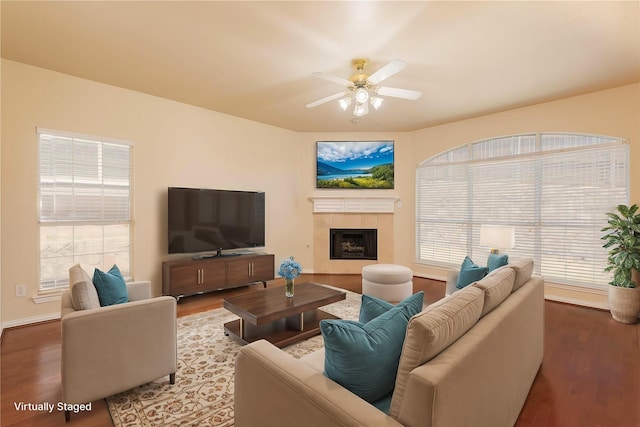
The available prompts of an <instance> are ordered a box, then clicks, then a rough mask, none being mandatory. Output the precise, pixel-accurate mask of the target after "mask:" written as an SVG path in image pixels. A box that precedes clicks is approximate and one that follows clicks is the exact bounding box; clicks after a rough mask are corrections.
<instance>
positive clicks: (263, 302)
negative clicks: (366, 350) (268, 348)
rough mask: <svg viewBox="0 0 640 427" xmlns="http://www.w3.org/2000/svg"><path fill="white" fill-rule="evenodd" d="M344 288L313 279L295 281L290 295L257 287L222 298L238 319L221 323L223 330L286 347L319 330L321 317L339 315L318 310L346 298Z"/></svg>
mask: <svg viewBox="0 0 640 427" xmlns="http://www.w3.org/2000/svg"><path fill="white" fill-rule="evenodd" d="M346 295H347V294H346V292H343V291H338V290H335V289H331V288H328V287H325V286H322V285H318V284H315V283H308V282H305V283H300V284H298V283H296V285H295V294H294V296H293V298H287V297H286V296H285V295H284V288H283V287H277V288H269V289H260V290H257V291H254V292H247V293H246V294H242V295H238V296H234V297H230V298H225V299H224V301H223V306H224V308H226V309H227V310H229V311H230V312H232V313H234V314H236V315H238V316H240V319H237V320H233V321H231V322H227V323H225V324H224V332H225V334H227V335H229V336H231V337H232V338H234V339H236V340H238V341H240V342H241V343H243V344H248V343H250V342H253V341H256V340H259V339H266V340H267V341H269V342H271V343H272V344H273V345H275V346H278V347H285V346H287V345H290V344H293V343H295V342H298V341H302V340H304V339H307V338H309V337H312V336H314V335H318V334H319V333H320V321H321V320H323V319H338V317H336V316H334V315H332V314H329V313H326V312H324V311H321V310H318V307H322V306H324V305H327V304H331V303H334V302H338V301H341V300H343V299H345V298H346Z"/></svg>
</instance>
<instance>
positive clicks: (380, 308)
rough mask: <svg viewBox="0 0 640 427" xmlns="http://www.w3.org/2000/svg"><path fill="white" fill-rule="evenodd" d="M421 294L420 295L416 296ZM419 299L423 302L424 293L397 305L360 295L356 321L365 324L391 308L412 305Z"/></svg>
mask: <svg viewBox="0 0 640 427" xmlns="http://www.w3.org/2000/svg"><path fill="white" fill-rule="evenodd" d="M418 294H421V295H418ZM416 298H419V299H420V300H421V301H424V292H423V291H420V292H417V293H415V294H413V295H411V296H409V297H407V298H405V299H404V300H402V301H400V302H399V303H398V304H397V305H394V304H391V303H390V302H388V301H385V300H383V299H380V298H376V297H374V296H371V295H364V294H363V295H362V303H361V304H360V316H359V318H358V321H359V322H360V323H367V322H370V321H371V320H373V319H375V318H376V317H378V316H380V315H381V314H383V313H386V312H387V311H389V310H391V309H392V308H393V307H398V306H403V305H408V304H413V303H414V300H415V299H416Z"/></svg>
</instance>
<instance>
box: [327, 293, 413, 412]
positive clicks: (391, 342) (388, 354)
mask: <svg viewBox="0 0 640 427" xmlns="http://www.w3.org/2000/svg"><path fill="white" fill-rule="evenodd" d="M423 300H424V294H423V293H418V294H416V296H415V297H414V298H412V299H411V300H410V301H408V302H407V303H406V304H404V305H398V306H395V307H393V308H391V309H390V310H389V311H387V312H385V313H382V314H381V315H379V316H378V317H376V318H375V319H373V320H371V321H370V322H368V323H364V324H363V323H360V322H356V321H352V320H322V321H321V322H320V331H321V332H322V337H323V338H324V348H325V360H324V375H325V376H326V377H328V378H330V379H332V380H333V381H335V382H337V383H338V384H340V385H341V386H343V387H344V388H346V389H348V390H350V391H351V392H352V393H354V394H356V395H358V396H360V398H362V399H364V400H366V401H367V402H375V401H376V400H378V399H380V398H382V397H384V396H386V395H387V394H388V393H390V392H392V391H393V388H394V386H395V381H396V373H397V371H398V363H399V361H400V353H401V352H402V344H403V343H404V336H405V333H406V331H407V325H408V323H409V319H410V318H411V317H413V316H414V315H415V314H417V313H419V312H420V311H421V310H422V303H423Z"/></svg>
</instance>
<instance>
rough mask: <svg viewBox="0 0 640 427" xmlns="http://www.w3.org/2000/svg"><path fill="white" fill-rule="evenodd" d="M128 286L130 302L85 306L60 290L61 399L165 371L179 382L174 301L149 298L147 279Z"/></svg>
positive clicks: (93, 394)
mask: <svg viewBox="0 0 640 427" xmlns="http://www.w3.org/2000/svg"><path fill="white" fill-rule="evenodd" d="M127 289H128V293H129V302H127V303H124V304H117V305H111V306H107V307H99V308H91V309H85V310H76V309H75V308H74V301H73V300H72V293H71V291H65V292H64V293H63V294H62V312H61V323H62V402H64V403H66V404H69V405H77V404H84V403H89V402H92V401H94V400H98V399H102V398H105V397H108V396H111V395H113V394H116V393H120V392H122V391H126V390H128V389H131V388H133V387H136V386H139V385H142V384H145V383H148V382H151V381H153V380H156V379H159V378H162V377H163V376H165V375H169V381H170V383H171V384H174V383H175V373H176V369H177V342H176V300H175V299H174V298H173V297H167V296H164V297H156V298H151V284H150V283H149V282H132V283H128V284H127ZM74 297H75V295H74ZM69 417H70V411H65V419H66V420H67V421H69Z"/></svg>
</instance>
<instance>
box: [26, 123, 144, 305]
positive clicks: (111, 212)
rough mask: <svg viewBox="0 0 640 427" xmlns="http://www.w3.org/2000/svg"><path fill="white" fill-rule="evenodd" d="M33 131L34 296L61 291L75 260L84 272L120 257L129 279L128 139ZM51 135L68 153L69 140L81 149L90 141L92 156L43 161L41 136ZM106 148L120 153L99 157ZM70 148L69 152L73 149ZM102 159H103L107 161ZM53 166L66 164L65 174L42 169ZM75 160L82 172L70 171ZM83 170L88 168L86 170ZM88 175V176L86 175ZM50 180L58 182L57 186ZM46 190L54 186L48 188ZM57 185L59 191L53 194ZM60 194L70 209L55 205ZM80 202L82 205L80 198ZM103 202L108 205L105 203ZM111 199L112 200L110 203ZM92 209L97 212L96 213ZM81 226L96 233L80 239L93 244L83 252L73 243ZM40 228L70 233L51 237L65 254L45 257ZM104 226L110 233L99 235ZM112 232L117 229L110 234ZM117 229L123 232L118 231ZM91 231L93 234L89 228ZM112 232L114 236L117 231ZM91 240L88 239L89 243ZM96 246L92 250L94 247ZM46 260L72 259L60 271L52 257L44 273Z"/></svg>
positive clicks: (130, 198)
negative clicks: (62, 142) (35, 147)
mask: <svg viewBox="0 0 640 427" xmlns="http://www.w3.org/2000/svg"><path fill="white" fill-rule="evenodd" d="M36 132H37V135H38V138H37V141H38V169H37V171H38V172H37V173H38V184H37V185H38V188H37V194H38V233H39V243H38V248H39V251H38V252H39V255H38V295H40V296H46V295H55V294H59V293H60V292H61V291H63V290H64V289H68V286H69V283H68V273H67V271H68V268H69V267H71V266H72V265H73V264H76V263H80V264H81V265H82V266H83V267H84V268H85V269H86V270H87V272H88V273H91V271H89V269H90V268H100V269H101V270H104V271H106V270H107V269H109V268H110V267H111V264H110V265H106V264H107V263H108V262H115V261H116V260H120V261H121V262H117V263H118V266H119V267H121V271H122V273H123V276H124V277H125V279H127V280H130V279H131V278H132V277H133V262H132V261H133V236H134V209H133V208H134V204H133V200H134V182H133V161H134V150H133V143H131V142H129V141H123V140H118V139H113V138H105V137H99V136H93V135H85V134H80V133H75V132H67V131H59V130H53V129H48V128H43V127H37V128H36ZM56 139H59V140H67V141H69V143H70V145H69V149H70V150H71V151H73V150H74V148H73V144H75V143H82V144H85V148H89V149H91V144H95V147H96V150H97V151H96V153H97V154H98V160H97V161H95V162H93V163H92V164H83V163H77V162H76V161H75V159H74V158H73V157H70V159H63V158H62V157H59V158H57V159H56V158H55V157H54V158H52V159H51V160H49V161H48V160H47V159H43V157H44V156H45V155H46V154H45V153H44V151H43V150H44V149H45V148H43V140H52V141H55V140H56ZM76 148H77V147H76ZM125 148H126V150H125ZM107 150H110V152H111V154H113V155H114V157H117V155H119V154H121V155H123V156H124V157H122V158H120V157H118V158H111V159H110V160H105V158H106V156H105V152H106V151H107ZM73 152H74V154H75V151H73ZM124 153H126V155H124ZM54 156H55V155H54ZM72 156H73V155H72ZM47 162H48V164H47ZM60 162H61V163H60ZM106 162H109V163H108V164H107V163H106ZM54 164H55V165H58V166H60V167H62V166H66V167H68V171H69V172H70V173H71V175H69V176H64V174H65V173H66V170H64V171H62V172H61V170H62V169H60V170H53V171H50V170H46V169H47V167H51V166H52V165H54ZM78 164H80V165H81V166H83V169H84V171H85V173H84V174H74V171H73V167H74V166H78ZM43 165H46V166H43ZM85 167H86V169H85ZM108 167H111V168H112V169H111V171H112V174H111V175H110V174H109V173H107V170H108V169H107V168H108ZM87 171H88V172H89V173H88V174H87ZM91 173H93V175H92V176H89V175H91ZM83 175H84V176H83ZM114 175H115V177H114ZM56 184H58V185H57V188H56ZM51 188H54V189H53V190H52V189H51ZM57 189H62V190H61V191H59V192H56V190H57ZM78 189H82V190H83V191H84V192H85V194H84V199H83V194H80V191H78ZM96 193H99V196H98V199H96ZM52 194H53V196H52ZM60 197H62V198H65V197H66V199H67V200H68V201H67V202H66V203H62V205H63V206H64V207H67V206H70V210H65V209H59V206H58V205H60V203H58V205H56V203H57V202H56V198H60ZM51 200H53V201H51ZM83 200H84V203H83V202H82V201H83ZM96 200H98V201H99V203H100V205H99V206H100V207H99V208H98V209H95V207H96V205H95V201H96ZM123 200H126V202H125V203H124V204H123V203H122V201H123ZM109 201H111V202H112V203H111V204H110V203H109ZM113 201H116V202H117V203H115V205H114V203H113ZM45 205H46V206H45ZM80 205H82V208H79V207H78V206H80ZM98 212H99V214H97V213H98ZM122 226H124V227H125V228H124V229H123V227H122ZM63 227H66V228H63ZM83 227H94V228H95V227H98V228H100V233H101V235H100V237H99V238H96V239H89V240H84V241H83V242H84V243H86V242H90V243H88V246H91V247H92V248H93V250H91V251H88V250H87V249H85V250H84V251H85V252H83V250H82V249H79V244H78V242H79V241H78V240H77V239H78V238H79V237H77V236H78V235H79V234H80V233H77V231H78V230H81V229H82V228H83ZM45 228H48V230H49V231H59V230H63V231H67V235H69V233H70V235H71V239H63V240H58V241H57V242H58V243H60V242H64V243H66V245H65V248H64V252H65V255H60V256H55V255H54V256H50V253H51V248H50V247H48V246H47V244H45V243H43V238H46V236H47V235H48V234H47V233H46V232H45ZM69 228H70V231H69ZM54 229H55V230H54ZM106 229H109V230H112V231H111V233H110V232H106V233H105V230H106ZM113 230H117V231H116V232H115V235H114V233H113ZM123 231H125V232H126V234H122V232H123ZM92 232H95V230H93V231H92ZM118 233H120V234H119V235H118ZM55 239H56V238H55V237H54V240H53V242H55V241H56V240H55ZM91 242H92V243H94V245H93V246H92V245H91ZM110 242H111V243H110ZM113 242H117V243H116V244H119V245H120V247H122V248H124V249H123V250H119V251H117V252H114V249H113V247H111V248H109V246H110V245H111V246H113V244H114V243H113ZM123 242H125V243H123ZM96 244H97V245H96ZM96 246H97V248H98V249H97V250H96V249H95V248H96ZM110 254H111V255H110ZM113 254H116V255H113ZM118 254H124V255H118ZM122 257H124V258H122ZM47 258H50V259H55V258H58V259H60V258H68V259H70V260H71V259H72V261H71V262H70V265H68V266H66V264H65V267H64V271H61V270H62V269H63V267H62V266H58V267H57V268H56V267H55V261H52V263H51V264H50V266H49V268H51V269H52V270H54V271H55V273H52V274H49V273H44V272H43V266H45V265H46V259H47ZM45 268H46V267H45ZM44 276H49V277H44Z"/></svg>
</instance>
